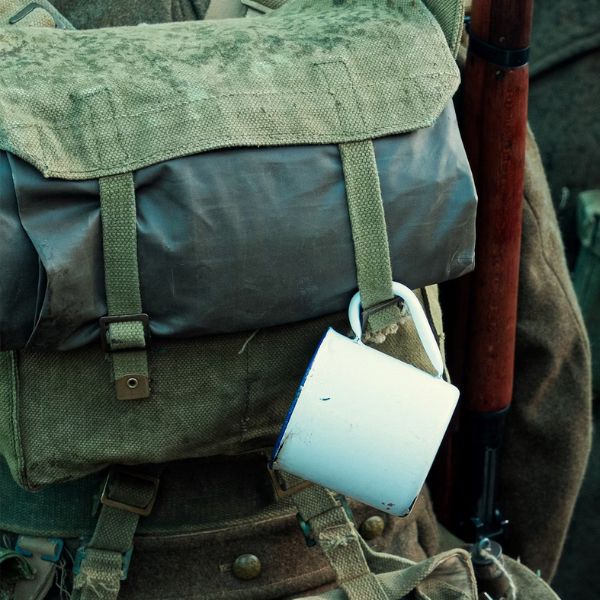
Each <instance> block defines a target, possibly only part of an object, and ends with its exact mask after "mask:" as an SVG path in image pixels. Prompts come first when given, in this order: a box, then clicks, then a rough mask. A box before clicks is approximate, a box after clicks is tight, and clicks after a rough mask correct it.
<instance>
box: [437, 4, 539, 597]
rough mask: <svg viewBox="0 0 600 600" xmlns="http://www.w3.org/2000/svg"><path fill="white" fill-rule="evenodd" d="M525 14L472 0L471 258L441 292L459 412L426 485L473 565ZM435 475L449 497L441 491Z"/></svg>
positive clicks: (518, 207) (510, 325)
mask: <svg viewBox="0 0 600 600" xmlns="http://www.w3.org/2000/svg"><path fill="white" fill-rule="evenodd" d="M532 13H533V0H474V1H473V7H472V13H471V19H470V23H469V25H470V27H469V29H470V43H469V51H468V54H467V62H466V67H465V72H464V86H463V96H462V103H463V111H462V123H461V130H462V135H463V140H464V143H465V147H466V150H467V155H468V158H469V162H470V165H471V169H472V171H473V175H474V178H475V184H476V187H477V191H478V195H479V206H478V215H477V244H476V261H477V262H476V267H475V270H474V271H473V273H472V274H470V275H469V276H467V277H464V278H462V279H461V280H459V281H457V282H455V283H454V284H453V285H452V286H448V287H447V288H446V290H445V294H444V297H443V298H444V299H445V300H446V303H445V304H446V307H445V308H446V315H447V316H451V318H452V321H451V322H449V323H448V328H447V329H448V347H449V349H450V352H449V359H450V364H449V366H450V372H451V373H452V375H453V377H454V379H455V383H456V384H457V385H458V386H459V387H460V389H461V392H462V400H461V403H462V409H461V414H460V416H459V418H458V422H457V423H455V424H454V428H453V432H452V431H451V433H450V435H449V437H448V439H447V440H446V442H445V444H444V446H443V454H442V456H441V457H440V460H439V462H438V465H437V467H438V468H437V477H435V474H434V477H435V479H434V481H433V486H434V500H436V510H438V511H439V513H440V516H441V518H442V521H443V522H446V523H447V524H448V525H450V526H452V524H454V529H455V530H456V529H457V526H458V532H459V534H460V535H461V537H463V538H464V539H467V540H469V541H472V542H475V546H474V550H473V552H474V559H475V560H474V562H475V564H476V567H477V558H478V556H479V557H481V556H480V552H481V550H482V549H483V548H484V547H485V548H486V551H487V550H489V549H491V550H492V551H493V552H496V553H498V552H499V549H500V546H499V545H498V544H497V543H493V544H492V546H490V542H489V540H490V539H491V538H496V539H500V538H501V537H502V535H503V534H504V531H505V528H506V525H507V521H505V520H504V519H503V517H502V515H501V513H500V511H499V509H498V505H497V499H496V471H497V464H498V455H499V451H500V447H501V442H502V432H503V429H504V422H505V418H506V413H507V411H508V409H509V407H510V403H511V400H512V387H513V375H514V357H515V356H514V355H515V339H516V323H517V292H518V281H519V261H520V247H521V226H522V213H523V188H524V170H525V141H526V136H527V98H528V82H529V70H528V64H527V63H528V54H529V39H530V33H531V22H532ZM458 464H460V465H461V471H462V475H463V479H462V483H463V485H460V484H457V482H456V479H457V477H456V476H457V475H458V474H459V473H458V468H457V467H458ZM465 465H466V468H465ZM440 470H441V471H442V473H441V477H440ZM436 479H437V481H436ZM440 479H441V481H440ZM442 481H443V482H444V484H443V485H444V487H446V486H447V485H448V484H450V488H449V492H450V497H449V496H448V494H447V493H441V494H440V492H441V491H442V485H441V482H442ZM436 484H437V485H436ZM436 487H437V488H438V489H437V494H436V493H435V492H436V489H435V488H436ZM465 491H466V492H467V493H466V498H465ZM459 494H460V502H461V503H462V506H460V507H459V506H458V500H459V498H458V497H459ZM436 495H437V498H436V497H435V496H436ZM438 504H439V508H438ZM483 591H485V590H483ZM492 593H493V592H492Z"/></svg>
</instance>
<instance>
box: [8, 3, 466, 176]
mask: <svg viewBox="0 0 600 600" xmlns="http://www.w3.org/2000/svg"><path fill="white" fill-rule="evenodd" d="M0 32H1V33H0V60H1V61H2V70H1V72H0V148H1V149H4V150H7V151H9V152H12V153H14V154H16V155H18V156H20V157H21V158H23V159H25V160H27V161H28V162H30V163H31V164H33V165H34V166H35V167H36V168H38V169H39V170H40V171H41V172H42V173H43V174H44V175H45V176H46V177H59V178H64V179H89V178H93V177H99V176H104V175H109V174H114V173H120V172H125V171H130V170H133V169H138V168H142V167H144V166H148V165H150V164H154V163H157V162H160V161H163V160H166V159H169V158H175V157H178V156H183V155H188V154H194V153H198V152H202V151H206V150H210V149H216V148H224V147H235V146H263V145H269V146H274V145H281V144H321V143H339V142H345V141H353V140H360V139H366V138H373V137H379V136H385V135H390V134H397V133H403V132H406V131H411V130H414V129H418V128H422V127H427V126H429V125H431V124H432V123H433V122H434V121H435V120H436V118H437V117H438V115H439V114H440V113H441V111H442V109H443V107H444V106H445V104H446V103H447V101H448V100H449V99H450V97H451V96H452V94H453V93H454V91H455V90H456V88H457V86H458V82H459V73H458V70H457V67H456V65H455V62H454V59H453V56H452V52H451V51H450V49H449V47H448V44H447V41H446V38H445V36H444V34H443V32H442V30H441V28H440V26H439V24H438V23H437V21H436V20H435V19H434V17H433V16H432V14H431V13H430V12H429V10H428V9H427V8H426V7H425V6H424V5H423V4H422V3H421V2H420V0H395V1H387V2H382V1H379V0H360V1H358V0H355V1H352V0H347V1H346V2H340V0H318V1H317V0H290V1H289V2H288V3H287V4H286V5H285V6H283V7H282V8H281V9H279V10H277V11H273V12H272V13H270V14H269V15H267V16H265V17H264V18H262V19H229V20H225V21H207V22H184V23H174V24H166V25H141V26H138V27H123V28H114V29H100V30H90V31H67V30H58V29H43V28H39V29H38V28H11V27H5V28H2V29H0Z"/></svg>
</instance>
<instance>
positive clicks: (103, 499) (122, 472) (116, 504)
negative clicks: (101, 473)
mask: <svg viewBox="0 0 600 600" xmlns="http://www.w3.org/2000/svg"><path fill="white" fill-rule="evenodd" d="M117 478H125V479H127V478H129V479H130V480H132V481H134V482H135V484H134V485H139V484H140V482H141V483H142V485H147V486H148V489H149V493H150V494H151V496H150V498H149V500H148V501H147V502H146V503H145V504H143V505H135V504H130V503H128V502H123V501H122V500H117V499H115V498H111V496H110V487H111V484H112V482H113V480H115V479H117ZM158 485H159V478H158V477H152V476H151V475H146V474H144V473H138V472H133V471H129V470H126V469H112V470H111V471H110V473H109V474H108V476H107V478H106V481H105V483H104V488H103V490H102V495H101V496H100V503H101V504H102V505H104V506H108V507H110V508H116V509H119V510H124V511H125V512H129V513H133V514H135V515H139V516H141V517H147V516H148V515H149V514H150V513H151V512H152V509H153V508H154V503H155V502H156V497H157V495H158Z"/></svg>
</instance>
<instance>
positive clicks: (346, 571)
mask: <svg viewBox="0 0 600 600" xmlns="http://www.w3.org/2000/svg"><path fill="white" fill-rule="evenodd" d="M284 478H285V480H286V483H288V487H290V488H291V489H294V488H295V489H300V491H298V492H297V493H295V494H293V501H294V503H295V504H296V507H297V508H298V511H299V516H300V518H301V525H302V526H303V531H304V532H305V535H306V534H307V532H310V535H311V536H312V538H313V539H314V541H315V542H316V543H317V544H318V545H319V546H320V547H321V549H322V551H323V553H324V554H325V556H326V558H327V560H328V561H329V564H330V565H331V567H332V568H333V570H334V571H335V574H336V576H337V580H338V583H339V585H340V587H341V588H342V589H343V590H344V592H345V593H346V595H347V597H348V599H349V600H367V599H368V600H389V598H388V596H387V594H386V593H385V591H384V589H383V587H382V585H381V583H380V582H379V581H378V579H377V578H376V576H375V575H374V574H373V573H372V572H371V570H370V569H369V565H368V564H367V560H366V557H365V554H364V552H363V548H362V544H361V539H360V536H359V534H358V531H357V530H356V527H355V526H354V523H353V522H352V520H351V519H350V517H349V515H348V513H347V511H346V509H345V508H344V506H343V504H342V503H341V502H340V500H338V498H337V497H336V495H335V494H334V493H333V492H331V491H329V490H326V489H325V488H322V487H320V486H316V485H313V486H310V487H306V488H304V489H302V488H300V487H299V486H298V479H297V478H295V477H292V476H290V475H288V474H285V475H284Z"/></svg>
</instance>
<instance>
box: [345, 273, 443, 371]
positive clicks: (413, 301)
mask: <svg viewBox="0 0 600 600" xmlns="http://www.w3.org/2000/svg"><path fill="white" fill-rule="evenodd" d="M392 291H393V292H394V295H396V296H400V298H402V299H403V300H404V302H405V304H406V306H407V308H408V311H409V312H410V316H411V317H412V319H413V321H414V324H415V327H416V329H417V333H418V334H419V339H420V340H421V343H422V344H423V348H425V352H427V356H428V357H429V360H430V361H431V364H432V365H433V368H434V369H435V370H436V372H437V376H438V377H442V375H443V374H444V361H443V360H442V355H441V353H440V349H439V347H438V345H437V342H436V341H435V337H433V332H432V331H431V327H430V326H429V321H428V320H427V316H426V315H425V311H424V310H423V307H422V306H421V303H420V302H419V300H418V298H417V297H416V296H415V295H414V293H413V291H412V290H411V289H409V288H407V287H406V286H405V285H402V284H401V283H397V282H396V281H394V282H392ZM348 318H349V319H350V326H351V327H352V331H353V332H354V335H355V336H356V339H357V340H358V341H360V340H361V339H362V333H363V332H362V326H361V323H360V293H359V292H357V293H356V294H354V296H353V297H352V300H350V306H349V307H348Z"/></svg>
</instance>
